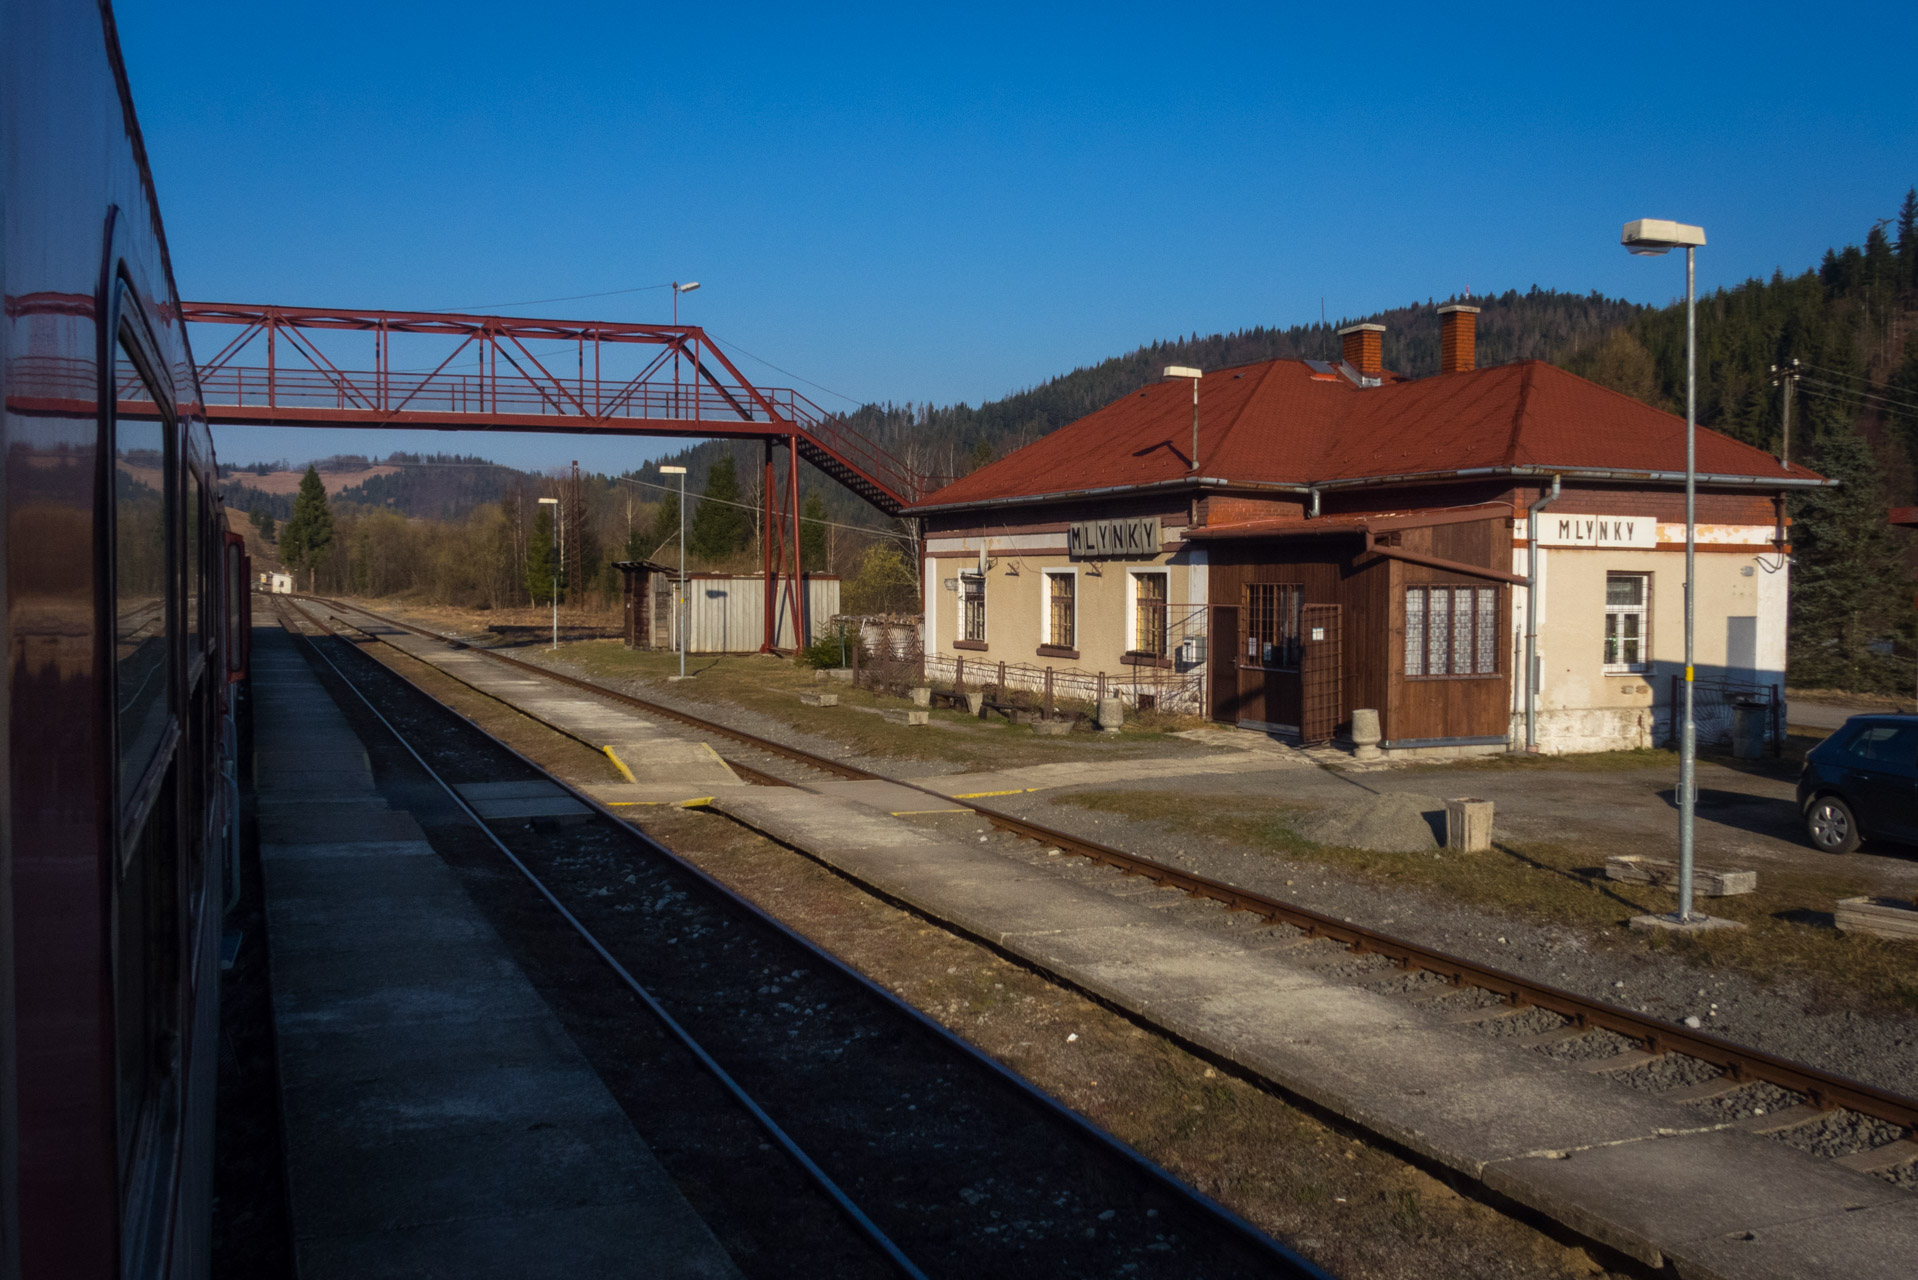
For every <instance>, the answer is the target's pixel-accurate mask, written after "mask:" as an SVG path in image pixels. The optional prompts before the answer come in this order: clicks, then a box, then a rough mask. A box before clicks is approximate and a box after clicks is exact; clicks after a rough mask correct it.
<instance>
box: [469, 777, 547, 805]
mask: <svg viewBox="0 0 1918 1280" xmlns="http://www.w3.org/2000/svg"><path fill="white" fill-rule="evenodd" d="M453 790H455V791H457V792H459V793H460V798H461V799H462V800H467V801H472V800H539V799H544V798H546V797H548V796H560V797H566V788H564V787H562V786H560V785H559V784H558V783H557V782H549V781H547V780H546V779H544V778H524V779H521V780H519V781H517V782H461V783H457V784H455V786H454V787H453Z"/></svg>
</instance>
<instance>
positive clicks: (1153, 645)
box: [1132, 573, 1167, 658]
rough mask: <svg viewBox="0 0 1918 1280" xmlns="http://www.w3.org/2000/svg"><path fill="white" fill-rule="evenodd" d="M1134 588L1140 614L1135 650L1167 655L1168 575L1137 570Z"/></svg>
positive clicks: (1153, 654)
mask: <svg viewBox="0 0 1918 1280" xmlns="http://www.w3.org/2000/svg"><path fill="white" fill-rule="evenodd" d="M1132 582H1133V589H1134V590H1135V591H1136V592H1137V593H1138V617H1137V619H1136V621H1135V623H1134V626H1133V634H1132V651H1133V652H1134V653H1149V654H1151V655H1152V656H1153V657H1155V658H1163V657H1165V656H1166V630H1167V628H1166V575H1165V574H1163V573H1135V574H1133V575H1132Z"/></svg>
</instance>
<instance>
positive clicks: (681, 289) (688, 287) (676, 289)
mask: <svg viewBox="0 0 1918 1280" xmlns="http://www.w3.org/2000/svg"><path fill="white" fill-rule="evenodd" d="M697 288H699V281H697V280H688V281H687V282H686V283H685V284H681V283H680V282H679V281H677V280H675V281H673V328H675V329H677V328H678V327H679V295H680V294H682V293H691V292H692V291H693V290H695V289H697ZM694 385H695V386H697V385H698V384H697V383H695V384H694ZM679 408H680V406H679V351H678V349H677V348H675V349H674V351H673V416H674V417H675V418H677V417H679V416H681V415H680V412H679ZM693 416H694V417H695V418H696V417H698V416H699V415H698V414H694V415H693Z"/></svg>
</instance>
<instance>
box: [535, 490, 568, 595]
mask: <svg viewBox="0 0 1918 1280" xmlns="http://www.w3.org/2000/svg"><path fill="white" fill-rule="evenodd" d="M557 572H558V555H557V553H556V552H555V550H554V547H553V508H552V507H550V506H547V505H546V504H544V503H542V504H541V505H540V507H539V511H538V513H537V514H536V515H534V517H533V532H532V535H531V536H530V537H528V538H527V539H526V594H527V595H529V596H531V597H532V600H533V603H534V604H550V603H551V602H552V599H553V588H554V586H555V582H556V580H555V578H554V575H555V574H556V573H557ZM560 585H564V584H560Z"/></svg>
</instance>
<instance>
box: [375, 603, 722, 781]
mask: <svg viewBox="0 0 1918 1280" xmlns="http://www.w3.org/2000/svg"><path fill="white" fill-rule="evenodd" d="M338 614H339V616H340V618H341V620H342V621H347V622H349V623H350V624H351V625H352V626H354V627H357V628H359V629H360V630H362V631H364V632H366V633H367V634H369V635H376V636H378V637H379V638H380V639H381V640H383V641H387V642H389V643H391V644H392V645H393V646H394V647H395V648H397V649H399V650H401V651H402V652H404V653H406V654H408V655H410V656H412V657H414V658H418V659H420V660H421V661H422V662H426V663H430V664H431V665H433V666H435V667H438V668H439V669H440V670H441V671H443V672H445V673H446V674H447V675H449V676H451V677H453V678H454V679H455V680H458V681H460V682H461V683H463V684H466V685H470V686H472V687H473V688H475V689H478V690H480V691H481V692H483V693H487V694H490V695H492V696H493V697H497V698H500V699H502V700H504V701H506V702H509V703H511V704H512V705H513V706H514V707H517V708H518V709H519V710H520V711H522V712H524V713H525V714H527V715H529V716H531V717H533V718H534V719H535V720H539V721H541V722H542V723H544V724H547V725H550V726H552V727H553V728H555V729H558V730H559V731H560V732H561V733H566V734H570V735H571V736H573V737H575V738H578V739H580V740H582V741H584V742H587V743H590V744H592V745H593V746H594V747H596V748H599V749H601V750H604V751H605V752H606V753H607V755H608V756H609V757H611V759H612V760H613V761H614V762H615V764H616V765H618V767H620V768H621V769H622V770H624V771H625V772H626V773H628V774H630V775H631V776H630V777H629V778H628V779H627V781H628V782H630V783H631V784H633V785H635V786H641V787H648V788H657V789H659V790H661V791H664V792H669V793H671V794H672V795H673V797H674V800H675V801H676V802H684V801H687V800H697V799H703V798H705V797H706V796H709V795H711V794H713V792H715V791H717V790H721V789H724V788H727V787H743V786H747V785H748V784H747V783H746V782H744V781H742V780H741V779H740V777H739V775H738V774H736V773H734V772H733V771H732V767H731V766H730V765H728V764H727V763H726V762H725V761H724V760H722V759H720V756H719V753H718V752H717V751H714V750H713V749H712V748H711V747H710V746H708V745H707V744H706V743H703V742H690V741H687V740H686V738H685V737H684V736H683V735H682V734H680V733H679V732H677V731H670V730H668V729H666V728H665V727H663V726H662V725H660V724H658V723H656V722H655V721H653V720H650V719H648V718H647V717H646V716H644V715H642V714H641V713H639V712H637V711H635V710H633V709H632V708H629V707H621V706H613V705H610V704H608V703H606V702H604V701H602V700H601V699H599V698H596V697H594V696H593V695H592V694H589V693H584V692H579V691H576V690H573V689H569V688H567V687H565V686H564V685H560V684H557V683H555V682H553V681H550V680H542V679H540V678H539V677H537V676H529V675H521V674H519V673H518V672H516V671H514V670H513V669H512V668H511V667H506V666H502V665H501V664H499V663H497V662H495V661H493V660H492V659H490V658H487V657H485V656H483V655H481V654H478V653H475V652H473V651H471V650H463V649H449V648H448V647H447V646H446V645H445V643H444V642H442V641H439V640H433V639H429V638H427V637H425V636H419V635H415V634H413V633H412V632H410V631H405V630H402V629H401V628H399V627H395V626H392V625H390V624H388V623H384V622H380V621H378V620H377V619H374V618H369V617H367V616H365V615H364V614H359V613H356V612H354V611H353V610H352V609H350V608H342V609H341V610H339V611H338Z"/></svg>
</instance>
